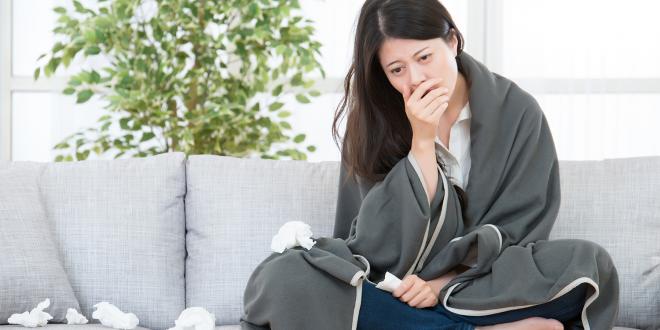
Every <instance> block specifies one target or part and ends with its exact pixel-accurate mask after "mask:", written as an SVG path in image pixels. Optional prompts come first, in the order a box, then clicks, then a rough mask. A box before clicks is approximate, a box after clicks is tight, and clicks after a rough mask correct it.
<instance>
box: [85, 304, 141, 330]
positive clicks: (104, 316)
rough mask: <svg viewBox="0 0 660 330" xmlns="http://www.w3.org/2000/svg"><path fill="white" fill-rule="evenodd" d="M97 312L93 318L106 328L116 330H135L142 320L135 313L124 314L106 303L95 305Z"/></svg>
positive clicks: (93, 314)
mask: <svg viewBox="0 0 660 330" xmlns="http://www.w3.org/2000/svg"><path fill="white" fill-rule="evenodd" d="M94 307H95V308H96V310H95V311H94V313H92V318H94V319H97V320H99V321H101V324H103V325H105V326H106V327H112V328H115V329H133V328H135V327H136V326H137V325H138V323H139V322H140V320H138V318H137V316H136V315H135V314H133V313H124V312H122V311H121V310H119V308H117V307H116V306H115V305H113V304H111V303H108V302H106V301H103V302H100V303H98V304H96V305H94Z"/></svg>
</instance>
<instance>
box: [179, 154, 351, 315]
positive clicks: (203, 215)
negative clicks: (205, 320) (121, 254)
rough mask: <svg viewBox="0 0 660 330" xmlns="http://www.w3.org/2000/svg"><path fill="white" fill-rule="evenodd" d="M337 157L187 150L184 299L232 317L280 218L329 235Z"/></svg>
mask: <svg viewBox="0 0 660 330" xmlns="http://www.w3.org/2000/svg"><path fill="white" fill-rule="evenodd" d="M338 174H339V168H338V163H337V162H320V163H308V162H303V161H273V160H262V159H238V158H231V157H220V156H206V155H200V156H191V157H189V159H188V165H187V185H188V191H187V195H186V227H187V230H188V232H187V236H186V241H187V249H188V257H187V259H186V306H188V307H192V306H202V307H204V308H206V309H207V310H208V311H209V312H211V313H214V314H215V316H216V318H217V324H218V325H224V324H237V323H238V320H239V317H240V315H242V313H243V291H244V289H245V285H246V284H247V280H248V278H249V277H250V274H251V273H252V271H253V270H254V268H256V266H257V265H258V264H259V263H260V262H261V261H262V260H263V259H265V258H266V257H267V256H268V255H270V253H271V252H270V243H271V239H272V237H273V235H275V234H276V233H277V231H278V229H279V228H280V226H282V225H283V224H284V223H285V222H287V221H294V220H299V221H303V222H305V223H308V224H309V225H311V229H312V232H313V234H314V237H320V236H331V235H332V227H333V225H334V213H335V201H336V198H337V182H338V181H337V180H338Z"/></svg>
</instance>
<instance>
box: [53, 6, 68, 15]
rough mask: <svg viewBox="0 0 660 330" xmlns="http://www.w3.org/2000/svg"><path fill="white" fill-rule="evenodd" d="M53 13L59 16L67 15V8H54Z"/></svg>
mask: <svg viewBox="0 0 660 330" xmlns="http://www.w3.org/2000/svg"><path fill="white" fill-rule="evenodd" d="M53 11H54V12H56V13H58V14H66V8H64V7H55V8H53Z"/></svg>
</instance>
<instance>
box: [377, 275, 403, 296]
mask: <svg viewBox="0 0 660 330" xmlns="http://www.w3.org/2000/svg"><path fill="white" fill-rule="evenodd" d="M399 285H401V280H400V279H399V278H398V277H396V276H394V274H392V273H390V272H386V273H385V278H384V279H383V280H382V281H380V282H378V284H376V287H377V288H379V289H381V290H384V291H387V292H394V290H396V288H398V287H399Z"/></svg>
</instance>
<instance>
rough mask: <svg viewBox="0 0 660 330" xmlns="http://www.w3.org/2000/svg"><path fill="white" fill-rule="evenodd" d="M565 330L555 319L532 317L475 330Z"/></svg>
mask: <svg viewBox="0 0 660 330" xmlns="http://www.w3.org/2000/svg"><path fill="white" fill-rule="evenodd" d="M532 329H534V330H564V326H563V325H562V324H561V322H559V321H557V320H553V319H544V318H541V317H530V318H528V319H524V320H520V321H516V322H511V323H502V324H496V325H490V326H487V327H477V328H476V329H475V330H532Z"/></svg>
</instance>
